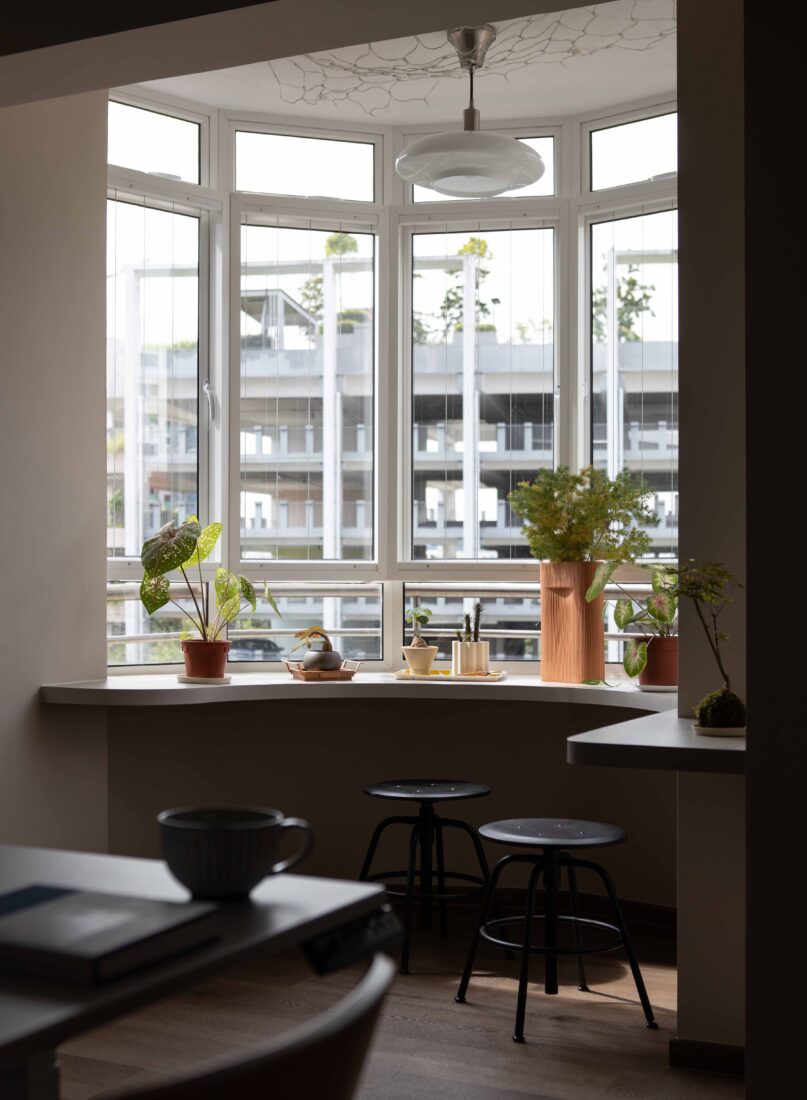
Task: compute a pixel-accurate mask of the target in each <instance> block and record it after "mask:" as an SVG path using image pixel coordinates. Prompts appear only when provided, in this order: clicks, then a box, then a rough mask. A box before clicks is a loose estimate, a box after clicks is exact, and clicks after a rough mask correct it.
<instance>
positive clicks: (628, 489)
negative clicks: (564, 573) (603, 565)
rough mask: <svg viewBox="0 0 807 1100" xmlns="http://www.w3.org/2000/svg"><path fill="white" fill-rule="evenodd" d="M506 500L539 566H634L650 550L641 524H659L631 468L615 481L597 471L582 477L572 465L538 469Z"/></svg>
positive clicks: (583, 472)
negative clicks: (543, 563) (592, 563)
mask: <svg viewBox="0 0 807 1100" xmlns="http://www.w3.org/2000/svg"><path fill="white" fill-rule="evenodd" d="M508 499H509V501H510V506H511V508H512V509H513V511H514V512H515V513H516V515H517V516H519V517H520V518H521V519H522V520H523V521H524V528H523V531H524V535H525V536H526V538H527V541H528V542H529V544H530V553H531V554H532V556H533V557H534V558H537V559H538V560H539V561H551V562H580V561H599V560H604V561H606V562H615V563H619V562H626V561H633V560H634V558H636V557H640V556H641V555H642V554H643V553H645V551H646V550H647V549H648V548H649V546H650V536H649V535H648V534H647V532H646V531H643V530H641V527H640V526H639V525H640V524H641V525H643V526H645V527H655V526H656V525H657V524H658V522H659V520H658V516H656V514H655V512H654V511H653V509H652V508H651V506H650V503H649V501H648V492H647V490H646V489H645V488H644V487H643V486H642V484H641V482H640V481H638V480H637V479H636V478H635V477H634V475H633V474H631V473H630V471H629V470H627V469H625V470H622V471H620V473H618V474H617V475H616V477H615V478H613V479H611V478H609V477H608V474H607V473H606V472H605V471H604V470H597V469H595V468H594V467H593V466H586V467H585V468H584V469H583V470H581V471H580V473H579V474H574V473H572V471H571V470H570V469H569V468H568V466H558V467H557V469H555V470H539V471H538V474H537V476H536V478H535V480H534V481H520V482H519V483H518V486H517V487H516V488H515V489H513V491H512V492H511V493H510V495H509V497H508Z"/></svg>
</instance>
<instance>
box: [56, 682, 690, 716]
mask: <svg viewBox="0 0 807 1100" xmlns="http://www.w3.org/2000/svg"><path fill="white" fill-rule="evenodd" d="M40 696H41V698H42V699H43V701H44V702H46V703H60V704H72V705H74V706H76V705H77V706H106V707H171V706H187V705H192V704H199V703H242V702H256V701H260V700H262V699H267V700H275V699H303V698H306V697H311V698H317V699H322V698H325V699H429V700H432V699H435V698H443V697H448V698H451V699H479V698H483V699H486V700H488V699H495V700H496V701H501V702H505V701H507V700H510V701H512V702H521V701H527V702H529V701H533V700H535V701H537V700H543V701H544V702H547V703H550V702H551V703H588V704H591V705H594V706H613V707H625V708H629V709H631V710H643V711H652V712H656V711H666V710H670V709H674V708H675V705H676V699H677V696H675V695H674V694H669V695H666V694H656V693H650V692H643V691H639V689H638V688H637V687H635V686H634V685H633V684H620V685H618V686H617V687H612V688H611V687H594V686H590V685H588V684H544V683H542V681H541V678H540V676H512V675H511V676H508V677H507V679H505V680H501V681H500V682H498V683H479V684H475V683H468V682H451V681H449V682H445V681H442V682H435V683H429V682H427V681H415V682H412V683H407V682H406V681H401V680H396V679H395V678H394V677H393V675H392V674H391V673H379V672H368V673H361V672H360V673H359V674H358V675H357V677H356V679H355V680H352V681H349V682H347V683H340V682H325V683H308V684H305V683H301V682H300V681H298V680H293V679H292V678H291V677H290V676H289V675H288V674H287V673H260V672H236V673H233V676H232V681H231V683H229V684H214V685H211V686H209V687H208V686H206V685H204V684H180V683H178V682H177V679H176V676H175V675H174V674H173V673H155V674H153V675H142V676H141V675H137V676H125V675H124V676H110V677H109V678H108V679H106V680H83V681H80V682H77V683H72V684H45V685H44V686H43V687H42V688H40Z"/></svg>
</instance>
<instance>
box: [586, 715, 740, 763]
mask: <svg viewBox="0 0 807 1100" xmlns="http://www.w3.org/2000/svg"><path fill="white" fill-rule="evenodd" d="M566 760H567V762H568V763H569V764H595V765H600V766H606V767H617V768H662V769H670V770H672V771H679V772H723V773H727V774H733V775H742V774H743V773H744V772H745V738H744V737H702V736H700V734H696V733H694V732H693V730H692V719H691V718H679V717H678V715H677V714H676V712H675V711H666V712H664V713H661V714H645V715H642V716H641V717H639V718H633V719H631V720H630V721H629V722H619V723H617V724H616V725H614V726H606V727H605V728H604V729H597V730H592V731H591V732H590V733H576V734H574V736H572V737H569V738H568V739H567V741H566Z"/></svg>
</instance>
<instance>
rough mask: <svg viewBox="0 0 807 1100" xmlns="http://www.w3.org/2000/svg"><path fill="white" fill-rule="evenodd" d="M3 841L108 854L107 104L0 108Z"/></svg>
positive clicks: (98, 97) (87, 98)
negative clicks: (67, 689) (92, 689)
mask: <svg viewBox="0 0 807 1100" xmlns="http://www.w3.org/2000/svg"><path fill="white" fill-rule="evenodd" d="M0 150H2V154H1V155H0V523H1V524H2V536H1V537H0V586H1V590H0V609H2V610H1V611H0V614H2V625H0V843H2V842H17V843H26V844H44V845H50V846H53V847H69V848H96V849H99V850H102V849H105V847H106V835H107V807H106V720H105V715H104V713H103V711H100V710H97V709H96V710H94V711H90V710H88V711H86V712H85V711H83V710H77V711H75V712H73V711H72V710H71V708H68V707H60V708H51V709H49V708H47V707H44V706H43V705H42V704H40V703H39V702H38V700H37V692H38V689H39V686H40V684H41V683H43V682H46V681H53V680H81V679H88V678H93V677H97V676H103V675H104V665H105V653H104V634H105V630H104V615H105V610H104V602H105V588H104V575H105V564H104V555H105V537H104V535H105V531H104V523H105V516H104V466H105V444H104V439H105V420H104V389H105V377H104V298H105V243H104V233H105V195H106V94H105V93H104V92H92V93H90V94H85V95H79V96H74V97H71V98H68V99H60V100H50V101H46V102H41V103H35V104H32V105H28V106H23V107H9V108H3V109H0Z"/></svg>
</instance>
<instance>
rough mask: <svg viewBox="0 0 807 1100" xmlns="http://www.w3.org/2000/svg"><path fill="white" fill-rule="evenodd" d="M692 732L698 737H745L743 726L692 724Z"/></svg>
mask: <svg viewBox="0 0 807 1100" xmlns="http://www.w3.org/2000/svg"><path fill="white" fill-rule="evenodd" d="M692 732H693V733H697V734H698V735H699V736H700V737H745V732H746V730H745V726H699V725H698V723H697V722H693V723H692Z"/></svg>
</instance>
